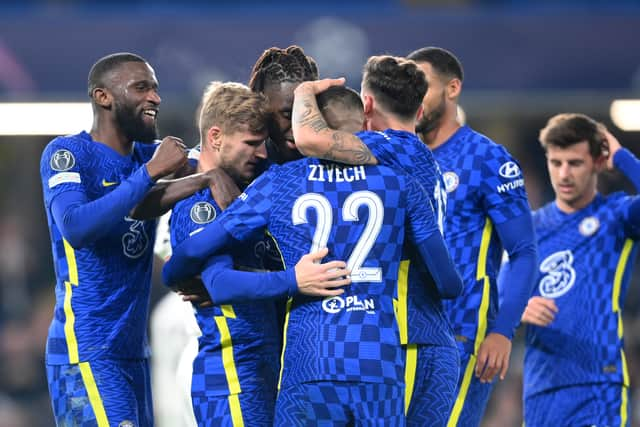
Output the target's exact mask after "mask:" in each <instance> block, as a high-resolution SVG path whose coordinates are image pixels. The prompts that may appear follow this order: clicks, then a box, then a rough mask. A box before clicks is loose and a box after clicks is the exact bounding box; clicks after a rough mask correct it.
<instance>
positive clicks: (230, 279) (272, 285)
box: [202, 256, 298, 304]
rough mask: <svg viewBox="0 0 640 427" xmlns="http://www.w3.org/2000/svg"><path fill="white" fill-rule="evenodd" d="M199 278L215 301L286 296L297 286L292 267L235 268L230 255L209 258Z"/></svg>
mask: <svg viewBox="0 0 640 427" xmlns="http://www.w3.org/2000/svg"><path fill="white" fill-rule="evenodd" d="M202 281H203V283H204V285H205V287H206V288H207V291H208V292H209V295H211V299H212V300H213V302H214V303H216V304H232V303H238V302H246V301H248V300H260V299H272V298H279V297H286V296H291V295H293V294H295V293H296V291H297V289H298V286H297V283H296V274H295V270H294V269H289V270H284V271H272V272H271V271H270V272H248V271H238V270H234V269H233V265H232V261H231V257H228V256H217V257H214V258H212V259H211V260H209V262H208V263H207V267H206V268H205V269H204V271H203V272H202Z"/></svg>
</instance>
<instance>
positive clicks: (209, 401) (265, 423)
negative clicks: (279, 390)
mask: <svg viewBox="0 0 640 427" xmlns="http://www.w3.org/2000/svg"><path fill="white" fill-rule="evenodd" d="M191 402H192V404H193V414H194V415H195V417H196V421H197V422H198V426H206V427H213V426H229V427H232V426H239V425H245V426H256V427H271V426H272V425H273V413H274V410H275V404H276V387H275V385H274V386H273V387H269V388H266V387H262V388H260V389H254V390H248V389H243V390H242V391H241V392H240V393H236V394H227V395H217V396H212V395H204V394H196V395H192V396H191Z"/></svg>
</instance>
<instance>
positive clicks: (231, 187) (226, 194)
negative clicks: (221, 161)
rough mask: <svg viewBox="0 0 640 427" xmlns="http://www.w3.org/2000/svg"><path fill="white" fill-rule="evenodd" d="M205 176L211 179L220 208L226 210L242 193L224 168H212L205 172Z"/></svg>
mask: <svg viewBox="0 0 640 427" xmlns="http://www.w3.org/2000/svg"><path fill="white" fill-rule="evenodd" d="M205 176H206V177H207V180H208V181H209V188H210V189H211V194H212V195H213V199H214V200H215V201H216V203H217V204H218V206H220V209H222V210H225V209H226V208H227V207H228V206H229V205H230V204H231V203H232V202H233V201H234V200H235V199H237V198H238V196H239V195H240V193H241V191H240V189H239V188H238V186H237V185H236V183H235V182H234V181H233V179H231V177H230V176H229V174H227V173H226V172H225V171H223V170H222V169H211V170H209V171H207V172H205Z"/></svg>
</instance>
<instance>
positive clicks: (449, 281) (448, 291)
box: [440, 271, 463, 299]
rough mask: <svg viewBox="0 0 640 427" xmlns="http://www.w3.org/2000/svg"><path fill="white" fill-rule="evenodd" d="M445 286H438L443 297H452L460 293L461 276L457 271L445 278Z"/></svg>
mask: <svg viewBox="0 0 640 427" xmlns="http://www.w3.org/2000/svg"><path fill="white" fill-rule="evenodd" d="M445 283H446V285H445V286H442V287H441V288H440V297H441V298H443V299H454V298H458V297H459V296H460V295H462V291H463V284H462V278H461V277H460V274H458V272H457V271H454V273H453V274H452V275H450V276H449V277H448V278H446V279H445Z"/></svg>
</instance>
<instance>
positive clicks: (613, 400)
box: [524, 383, 630, 427]
mask: <svg viewBox="0 0 640 427" xmlns="http://www.w3.org/2000/svg"><path fill="white" fill-rule="evenodd" d="M524 422H525V425H527V426H536V427H538V426H540V427H545V426H554V427H555V426H596V427H605V426H628V425H630V405H629V388H628V387H626V386H624V385H622V384H616V383H600V384H582V385H575V386H570V387H562V388H557V389H554V390H550V391H548V392H542V393H537V394H534V395H532V396H527V397H525V399H524Z"/></svg>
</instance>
